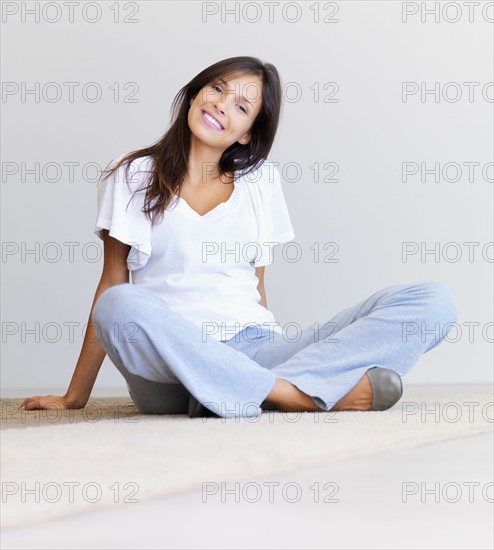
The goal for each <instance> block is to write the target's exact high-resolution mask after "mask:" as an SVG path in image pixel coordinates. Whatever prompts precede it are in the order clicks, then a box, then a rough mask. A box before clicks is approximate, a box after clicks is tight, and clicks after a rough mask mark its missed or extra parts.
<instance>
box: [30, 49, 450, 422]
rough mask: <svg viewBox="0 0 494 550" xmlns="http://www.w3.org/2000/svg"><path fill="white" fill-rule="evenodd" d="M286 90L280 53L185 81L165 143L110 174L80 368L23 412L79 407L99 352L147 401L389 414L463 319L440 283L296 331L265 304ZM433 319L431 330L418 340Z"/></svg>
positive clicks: (395, 293) (384, 295)
mask: <svg viewBox="0 0 494 550" xmlns="http://www.w3.org/2000/svg"><path fill="white" fill-rule="evenodd" d="M281 97H282V96H281V84H280V79H279V76H278V72H277V70H276V68H275V67H274V66H273V65H271V64H269V63H266V64H264V63H262V62H261V61H260V60H259V59H256V58H253V57H234V58H230V59H225V60H223V61H220V62H218V63H216V64H214V65H212V66H210V67H208V68H207V69H205V70H204V71H202V72H201V73H199V74H198V75H197V76H196V77H195V78H193V79H192V80H191V81H190V82H189V83H188V84H187V85H186V86H184V87H183V88H182V89H181V90H180V92H179V93H178V94H177V96H176V97H175V99H174V102H173V117H172V119H173V122H172V125H171V127H170V129H169V130H168V131H167V132H166V133H165V135H164V136H163V138H162V139H161V140H160V141H159V142H158V143H156V144H155V145H153V146H151V147H147V148H145V149H140V150H138V151H134V152H132V153H129V154H128V155H125V156H124V157H122V158H120V159H119V160H118V162H117V163H116V165H115V166H114V167H113V168H112V170H109V171H108V174H107V176H106V178H105V181H104V183H105V184H106V185H105V186H102V187H101V188H100V192H99V195H98V218H97V222H96V228H95V233H96V234H97V235H98V236H99V237H100V238H101V239H102V240H103V242H104V266H103V273H102V276H101V280H100V282H99V285H98V288H97V290H96V293H95V297H94V300H93V305H92V309H91V313H90V316H89V321H90V323H89V324H88V330H87V332H86V336H85V340H84V344H83V347H82V350H81V354H80V357H79V360H78V362H77V365H76V368H75V372H74V374H73V376H72V380H71V382H70V385H69V388H68V390H67V392H66V394H65V395H64V396H53V395H49V396H43V397H42V396H34V397H31V398H28V399H26V400H25V401H24V402H23V404H22V405H21V407H22V408H24V409H26V410H32V409H36V408H55V407H62V408H82V407H84V406H85V405H86V403H87V401H88V399H89V396H90V393H91V390H92V387H93V385H94V382H95V380H96V377H97V374H98V371H99V368H100V366H101V364H102V362H103V359H104V357H105V354H108V356H109V357H110V359H111V360H112V362H113V363H114V364H115V366H116V367H117V368H118V369H119V371H120V372H121V373H122V375H123V376H124V378H125V380H126V382H127V386H128V389H129V393H130V395H131V397H132V399H133V401H134V403H135V404H136V407H137V408H138V410H139V411H141V412H143V413H150V414H167V413H168V414H183V413H187V412H188V414H189V416H191V417H193V416H213V415H215V416H221V417H230V416H235V417H237V416H240V417H250V416H258V415H259V414H261V413H262V410H263V409H276V410H281V411H330V410H336V411H343V410H353V411H367V410H386V409H388V408H390V407H391V406H393V405H394V404H395V403H396V402H397V401H398V400H399V399H400V397H401V395H402V383H401V376H403V375H404V374H406V373H407V372H408V371H409V370H410V369H411V368H412V366H413V365H414V364H415V363H416V361H417V360H418V358H419V357H420V355H421V354H422V353H424V352H426V351H428V350H430V349H432V348H433V347H435V346H436V345H437V344H439V342H440V341H442V340H443V339H444V338H445V336H446V335H447V332H446V333H445V331H444V329H445V328H447V327H448V326H449V328H451V325H448V324H449V323H451V324H453V323H454V322H455V321H456V308H455V305H454V302H453V300H452V297H451V294H450V292H449V290H448V289H447V288H446V287H445V286H443V285H442V284H440V283H436V282H431V281H426V282H422V283H417V284H411V285H395V286H391V287H388V288H385V289H383V290H380V291H378V292H376V293H374V294H372V295H371V296H370V297H369V298H367V299H366V300H364V301H362V302H360V303H358V304H356V305H355V306H353V307H349V308H347V309H345V310H344V311H342V312H340V313H339V314H337V315H336V316H334V317H332V318H331V319H329V321H327V322H325V323H321V326H322V327H323V328H322V329H321V330H319V331H318V333H317V334H314V331H313V330H312V329H306V330H304V331H302V335H301V337H300V338H298V339H297V340H295V341H294V340H293V339H288V338H286V337H285V336H284V335H283V333H282V331H281V329H280V327H279V326H277V323H276V321H275V319H274V316H273V314H272V313H271V312H270V311H269V310H268V307H267V301H266V295H265V289H264V270H265V266H266V265H268V264H269V263H271V262H272V247H273V246H274V245H273V243H276V244H281V243H283V242H286V241H290V240H292V239H293V238H294V236H295V234H294V231H293V228H292V225H291V221H290V216H289V213H288V210H287V207H286V203H285V200H284V196H283V192H282V188H281V183H280V182H281V179H280V174H279V171H278V170H277V169H276V168H275V167H274V166H273V165H270V164H269V163H267V162H266V161H265V159H266V158H267V156H268V153H269V152H270V150H271V146H272V144H273V141H274V137H275V135H276V131H277V127H278V121H279V116H280V108H281ZM130 271H132V284H131V283H130V282H129V272H130ZM437 323H439V325H440V333H439V337H436V338H431V335H430V331H429V333H428V334H427V335H426V336H428V339H427V337H426V338H425V339H424V338H423V337H422V334H421V331H422V330H423V327H428V328H430V326H431V325H432V326H435V325H436V324H437ZM405 327H407V330H406V331H405ZM410 327H412V328H413V327H415V330H408V329H409V328H410ZM417 327H420V330H416V328H417ZM331 336H332V337H331ZM405 336H406V337H405Z"/></svg>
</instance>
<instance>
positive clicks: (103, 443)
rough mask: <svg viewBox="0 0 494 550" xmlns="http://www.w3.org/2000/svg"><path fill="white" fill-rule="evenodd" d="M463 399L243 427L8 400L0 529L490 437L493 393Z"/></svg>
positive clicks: (265, 419)
mask: <svg viewBox="0 0 494 550" xmlns="http://www.w3.org/2000/svg"><path fill="white" fill-rule="evenodd" d="M457 388H458V389H456V390H455V391H454V393H451V392H450V393H445V392H444V391H441V387H437V386H436V387H434V386H431V387H429V388H426V389H424V388H423V387H420V389H417V388H416V387H414V386H405V392H404V395H403V397H402V399H401V400H400V402H399V403H398V404H397V405H395V406H394V407H393V408H392V409H389V410H387V411H380V412H340V413H279V412H272V411H269V412H268V411H266V412H265V413H264V414H263V415H262V416H261V417H260V418H258V419H237V420H236V419H221V418H207V419H202V418H196V419H190V418H188V417H187V416H185V415H164V416H161V415H142V414H139V413H137V411H136V409H135V407H134V405H133V403H132V401H131V400H130V398H111V397H109V398H100V399H97V398H92V399H90V401H89V402H88V405H87V406H86V408H85V409H81V410H77V411H29V412H23V411H18V410H17V406H18V405H19V404H20V403H21V402H22V399H3V400H1V406H2V433H1V455H2V456H1V481H2V506H1V524H2V528H6V527H13V526H19V525H27V524H30V523H33V522H39V521H44V520H48V519H50V518H58V517H62V516H66V515H71V514H76V513H80V512H84V511H94V510H97V509H98V508H101V507H109V506H136V505H138V504H137V502H142V501H144V500H148V499H152V498H156V497H162V496H165V495H170V494H174V493H178V492H184V491H188V490H193V489H200V488H201V487H202V484H203V483H205V482H221V481H225V482H230V483H233V482H235V481H245V480H259V479H260V478H264V477H266V476H269V475H273V474H280V473H285V472H289V471H294V470H300V469H303V468H307V467H311V466H317V465H321V464H328V463H332V462H338V461H343V460H350V459H354V458H357V457H362V456H366V455H373V454H378V453H382V452H386V451H392V450H395V449H402V448H406V447H413V446H416V445H421V444H426V443H430V442H436V441H440V440H445V439H451V438H457V437H463V436H468V435H473V434H477V433H481V432H487V431H491V430H492V429H493V424H492V417H493V404H492V401H493V396H492V390H490V387H489V386H485V391H478V389H477V391H472V390H471V389H470V390H469V388H468V386H457ZM426 411H435V414H432V413H430V412H429V413H428V414H425V412H426ZM126 484H129V485H126ZM71 488H72V491H71V490H70V489H71ZM117 488H118V490H117ZM115 501H116V502H115ZM132 501H134V502H132ZM135 501H137V502H135Z"/></svg>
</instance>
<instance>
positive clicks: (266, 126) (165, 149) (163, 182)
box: [102, 56, 282, 223]
mask: <svg viewBox="0 0 494 550" xmlns="http://www.w3.org/2000/svg"><path fill="white" fill-rule="evenodd" d="M239 73H242V74H252V75H256V76H257V77H259V79H260V80H261V82H262V102H261V109H260V111H259V113H258V115H257V117H256V119H255V120H254V122H253V124H252V126H251V128H250V132H251V139H250V141H249V142H248V143H247V144H240V143H238V141H236V142H235V143H233V144H232V145H231V146H230V147H228V148H227V149H226V150H225V151H224V152H223V154H222V156H221V158H220V161H219V166H218V167H217V168H218V171H219V177H220V178H221V177H222V176H223V175H225V174H227V173H232V172H237V171H242V170H244V172H243V173H242V174H241V175H242V176H243V175H246V174H248V173H250V172H252V171H254V170H255V169H257V167H258V166H259V165H260V164H261V163H262V162H263V161H264V160H265V159H267V156H268V154H269V151H270V150H271V147H272V145H273V141H274V138H275V135H276V131H277V128H278V123H279V119H280V111H281V100H282V93H281V83H280V77H279V74H278V71H277V70H276V67H274V65H272V64H271V63H263V62H262V61H261V60H260V59H258V58H256V57H249V56H239V57H230V58H228V59H224V60H222V61H218V62H217V63H215V64H213V65H211V66H210V67H207V68H206V69H204V70H203V71H202V72H200V73H199V74H198V75H197V76H195V77H194V78H193V79H192V80H191V81H190V82H189V83H188V84H186V85H185V86H184V87H183V88H182V89H181V90H180V91H179V92H178V93H177V95H176V96H175V98H174V100H173V103H172V107H171V115H172V122H171V124H170V128H169V129H168V130H167V132H166V133H165V134H164V135H163V137H162V138H161V139H160V140H159V141H158V142H157V143H155V144H154V145H151V146H150V147H145V148H143V149H139V150H137V151H133V152H131V153H128V154H127V155H125V156H124V157H122V158H121V159H120V160H119V162H118V163H117V164H116V165H115V166H113V167H112V168H111V169H110V170H107V169H105V170H103V172H102V174H105V173H107V174H106V176H104V177H103V179H107V178H108V177H109V176H110V175H111V174H112V173H114V172H115V171H116V170H118V168H119V167H120V166H121V165H122V164H124V163H127V166H126V169H125V174H126V181H127V182H128V181H129V179H128V178H129V176H128V170H129V168H130V165H131V163H132V162H133V161H134V160H135V159H137V158H139V157H144V156H150V157H151V158H152V168H151V169H150V173H151V176H150V177H149V184H148V186H147V187H146V196H145V198H144V207H143V209H142V211H143V212H144V213H145V214H146V215H148V217H149V218H150V220H151V222H152V223H155V221H156V219H157V217H159V218H161V217H162V216H163V214H164V211H165V210H166V208H167V207H168V205H169V204H170V202H171V201H172V200H173V196H174V194H176V195H179V194H180V189H181V187H182V184H183V182H184V180H185V177H186V175H187V171H188V158H189V151H190V133H191V132H190V128H189V125H188V122H187V117H188V111H189V108H190V100H191V99H193V98H195V97H196V95H197V94H198V93H199V92H200V90H201V89H202V88H203V87H204V86H207V85H208V84H210V83H211V82H212V81H214V80H216V79H217V78H224V77H225V76H227V75H232V74H239ZM139 190H141V189H139ZM154 199H156V200H154ZM153 201H154V204H152V205H151V202H153ZM129 202H130V201H129Z"/></svg>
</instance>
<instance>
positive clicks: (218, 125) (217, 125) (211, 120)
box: [204, 113, 221, 130]
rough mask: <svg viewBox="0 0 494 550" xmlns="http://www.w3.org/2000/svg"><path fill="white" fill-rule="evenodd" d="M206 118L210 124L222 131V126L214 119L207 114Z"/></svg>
mask: <svg viewBox="0 0 494 550" xmlns="http://www.w3.org/2000/svg"><path fill="white" fill-rule="evenodd" d="M204 116H205V117H206V118H207V119H208V120H209V121H210V122H212V123H213V124H214V125H215V126H216V127H217V128H219V129H220V130H221V126H220V124H218V123H217V122H216V120H214V118H213V117H210V116H209V115H208V114H207V113H204Z"/></svg>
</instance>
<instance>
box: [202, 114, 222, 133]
mask: <svg viewBox="0 0 494 550" xmlns="http://www.w3.org/2000/svg"><path fill="white" fill-rule="evenodd" d="M201 118H202V120H203V121H204V123H205V124H206V125H207V126H209V127H210V128H213V130H216V131H218V132H222V131H223V130H224V129H225V128H224V126H223V125H222V124H221V122H220V121H219V120H217V119H216V118H215V117H214V116H213V115H212V114H211V113H209V112H208V111H204V110H203V109H201Z"/></svg>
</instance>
